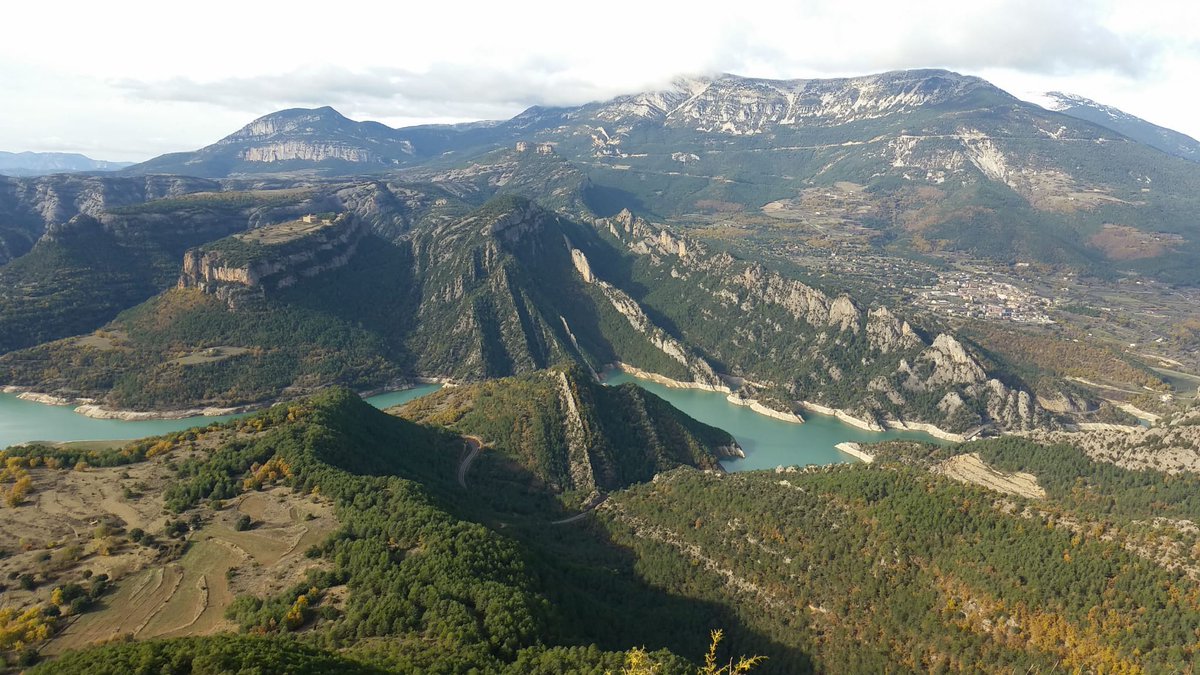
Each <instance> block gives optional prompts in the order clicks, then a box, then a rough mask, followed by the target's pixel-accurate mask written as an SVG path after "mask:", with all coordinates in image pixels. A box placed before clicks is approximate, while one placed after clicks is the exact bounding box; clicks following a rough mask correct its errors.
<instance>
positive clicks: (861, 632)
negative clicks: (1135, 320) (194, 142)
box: [0, 70, 1200, 675]
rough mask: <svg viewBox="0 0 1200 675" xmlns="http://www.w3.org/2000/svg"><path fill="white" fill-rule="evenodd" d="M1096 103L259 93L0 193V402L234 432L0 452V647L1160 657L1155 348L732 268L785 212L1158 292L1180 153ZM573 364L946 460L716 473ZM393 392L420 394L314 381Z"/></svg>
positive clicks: (395, 662) (824, 665) (703, 668)
mask: <svg viewBox="0 0 1200 675" xmlns="http://www.w3.org/2000/svg"><path fill="white" fill-rule="evenodd" d="M1096 109H1097V107H1096V106H1092V105H1090V104H1082V103H1079V102H1077V101H1076V102H1075V103H1073V104H1072V107H1070V108H1068V109H1065V110H1064V111H1062V112H1059V111H1055V110H1048V109H1046V108H1043V107H1040V106H1038V105H1034V104H1032V103H1026V102H1023V101H1021V100H1019V99H1017V98H1015V97H1013V96H1011V95H1009V94H1008V93H1006V92H1004V91H1002V90H1000V89H998V88H996V87H994V86H992V85H991V84H989V83H987V82H986V81H984V80H981V79H979V78H973V77H964V76H961V75H957V74H954V73H949V72H946V71H937V70H921V71H902V72H894V73H885V74H881V75H872V76H866V77H857V78H842V79H836V80H788V81H782V80H762V79H750V78H741V77H736V76H732V75H722V76H717V77H703V78H684V79H680V80H677V81H675V82H673V83H672V84H671V85H670V86H669V87H667V88H665V89H663V90H661V91H653V92H643V93H638V94H633V95H629V96H621V97H618V98H615V99H613V100H610V101H603V102H595V103H590V104H587V105H583V106H575V107H565V108H540V107H539V108H531V109H529V110H527V111H525V112H523V113H522V114H520V115H518V116H516V117H514V118H513V119H511V120H507V121H500V122H479V123H470V124H463V125H434V126H423V127H411V128H406V129H391V128H389V127H387V126H384V125H381V124H376V123H372V122H356V121H353V120H350V119H348V118H346V117H344V116H342V115H340V114H339V113H337V112H336V111H334V110H333V109H332V108H318V109H315V110H287V111H281V112H279V113H274V114H272V115H268V116H266V117H263V118H260V119H259V120H256V121H254V122H252V123H251V124H250V125H248V126H247V127H245V128H243V129H242V130H240V131H238V132H236V133H234V134H233V135H231V136H229V137H227V138H225V139H222V140H221V141H218V142H217V143H215V144H213V145H211V146H208V147H205V148H202V149H200V150H198V151H196V152H194V153H176V154H173V155H167V156H163V157H160V158H156V159H154V160H151V161H149V162H146V163H143V164H140V165H137V166H134V167H128V168H127V169H125V170H123V171H119V172H115V173H106V174H103V175H100V174H85V175H75V174H58V175H51V176H40V177H10V178H0V386H2V387H4V390H5V392H6V393H22V394H25V395H26V397H27V398H28V397H32V398H35V399H38V400H40V401H43V402H55V403H60V404H70V405H74V406H77V407H76V411H77V412H81V413H86V414H90V415H93V416H97V417H113V418H123V419H142V418H155V417H162V416H165V417H183V416H189V417H190V416H192V415H196V414H207V415H217V414H225V413H234V412H246V413H247V414H246V415H245V416H237V417H232V418H225V421H213V422H211V423H209V424H206V425H205V426H202V427H193V428H191V429H187V430H184V431H179V432H176V433H172V434H168V435H166V436H160V437H155V438H147V439H141V440H136V441H116V442H111V443H109V442H102V441H101V442H97V441H85V442H79V443H43V442H31V443H26V444H22V445H17V446H13V447H10V448H6V449H2V450H0V460H2V461H0V496H2V497H3V498H4V502H5V506H4V507H3V508H0V532H3V533H4V537H3V538H0V539H2V540H0V581H2V582H3V583H0V605H2V606H0V670H3V671H5V672H8V670H9V669H11V668H26V667H30V666H32V670H30V671H28V672H32V673H67V674H71V673H126V672H195V673H201V672H263V673H276V672H285V673H327V672H346V673H364V674H365V673H370V674H375V675H382V674H385V673H412V672H427V673H473V672H479V673H511V674H513V675H515V674H517V673H521V674H522V675H525V674H544V675H550V674H552V673H563V672H580V673H610V672H613V673H615V672H623V673H631V674H635V673H636V674H638V675H642V674H645V673H663V674H664V675H667V674H670V675H683V674H684V673H697V672H700V673H708V674H710V675H711V674H713V673H717V674H719V673H722V672H726V673H732V672H747V671H752V672H754V673H760V672H761V673H787V674H789V675H791V674H794V673H809V672H833V673H841V672H845V673H861V672H866V673H874V672H987V673H1013V672H1054V671H1057V670H1059V669H1061V670H1063V671H1064V672H1065V671H1071V672H1130V673H1133V672H1186V671H1187V669H1188V668H1190V667H1192V665H1193V663H1194V662H1195V661H1196V658H1195V657H1196V655H1197V654H1198V653H1200V634H1198V633H1197V631H1196V626H1198V625H1200V583H1198V580H1200V529H1198V528H1197V527H1196V526H1195V523H1197V522H1200V498H1198V495H1200V478H1197V476H1196V470H1197V467H1200V408H1197V407H1196V406H1195V405H1192V406H1191V407H1190V408H1188V407H1187V405H1186V404H1185V403H1181V402H1177V401H1175V400H1174V399H1172V395H1173V394H1175V393H1178V390H1172V389H1171V387H1170V386H1169V385H1168V384H1167V383H1166V381H1165V380H1163V379H1160V377H1159V376H1160V375H1162V374H1164V373H1167V372H1172V373H1173V374H1174V375H1175V376H1186V373H1182V372H1177V371H1167V370H1166V369H1159V370H1152V369H1150V368H1148V367H1145V366H1142V365H1140V362H1139V361H1137V360H1136V359H1134V358H1133V357H1132V356H1131V355H1129V354H1127V353H1119V352H1116V351H1112V350H1109V349H1108V348H1107V347H1106V346H1105V345H1103V344H1101V343H1100V341H1098V340H1096V341H1093V340H1091V336H1089V335H1086V334H1082V333H1081V334H1079V337H1078V338H1074V341H1073V338H1072V335H1073V334H1072V333H1069V332H1067V331H1066V330H1064V331H1062V332H1058V331H1057V328H1056V327H1051V328H1049V329H1047V330H1045V331H1044V332H1039V333H1034V332H1033V331H1025V330H1023V329H1022V330H1019V331H1018V330H1014V329H1012V326H1011V325H1010V324H1008V323H1007V322H1002V321H983V320H980V321H975V320H971V319H968V318H963V317H951V318H947V317H946V315H943V314H939V313H935V312H927V311H921V309H920V308H919V307H917V306H916V305H915V304H914V303H912V302H910V300H911V296H906V295H904V294H891V295H888V294H884V293H878V294H875V293H871V292H870V289H865V290H864V291H862V292H860V291H859V290H858V288H857V287H854V286H849V285H847V284H845V283H843V282H842V280H841V279H838V278H836V277H837V275H836V274H829V275H826V274H822V273H816V271H815V270H810V269H806V268H804V267H803V266H802V265H800V264H798V263H796V262H795V261H794V260H789V259H785V258H783V257H782V256H778V255H774V253H775V252H776V251H777V250H794V249H803V248H805V247H810V246H811V247H812V248H817V247H816V245H812V244H809V243H808V242H809V241H810V240H811V239H814V238H815V234H814V233H817V232H820V233H823V234H826V235H829V236H838V237H844V238H848V239H854V240H855V242H856V247H853V248H849V249H845V250H849V251H851V253H850V254H848V255H861V256H862V257H861V259H859V260H861V264H863V265H864V266H877V267H878V269H876V270H874V272H875V276H874V277H873V279H876V280H880V282H881V283H883V282H887V281H890V279H888V277H889V276H890V275H892V274H893V273H896V274H901V273H904V272H906V271H907V266H911V267H913V268H916V267H918V266H920V265H928V266H930V267H932V268H933V269H937V270H943V269H948V268H949V263H946V262H945V261H947V260H949V261H951V262H955V263H961V264H962V265H963V266H971V267H976V266H978V267H980V268H983V269H995V268H998V267H1000V266H1002V265H1008V264H1009V263H1018V264H1020V263H1025V266H1026V267H1029V268H1030V270H1031V271H1030V274H1031V275H1036V276H1037V278H1039V279H1042V278H1044V279H1046V280H1048V283H1052V284H1054V286H1055V287H1057V285H1058V283H1059V282H1060V280H1062V283H1064V284H1065V283H1066V280H1065V279H1063V277H1067V278H1070V276H1071V275H1072V274H1075V273H1078V274H1079V275H1080V276H1087V275H1093V276H1096V277H1101V278H1104V279H1112V278H1118V279H1127V280H1128V281H1129V282H1130V284H1131V286H1136V284H1138V283H1140V282H1143V280H1144V279H1145V278H1150V279H1152V280H1153V281H1154V285H1156V286H1157V285H1159V284H1158V283H1157V282H1158V281H1169V282H1172V283H1175V284H1177V285H1178V287H1177V288H1175V289H1172V290H1174V291H1178V294H1179V295H1180V296H1182V297H1190V296H1186V293H1187V292H1194V289H1189V288H1188V287H1187V286H1188V284H1196V283H1200V271H1198V270H1200V265H1196V262H1197V254H1198V252H1200V248H1198V246H1200V244H1198V242H1200V228H1198V227H1197V221H1196V219H1195V213H1197V209H1196V207H1197V206H1198V205H1200V204H1198V202H1200V189H1197V188H1200V164H1197V163H1196V162H1194V161H1192V160H1190V159H1187V158H1185V157H1181V156H1174V155H1172V154H1171V153H1169V152H1165V151H1164V150H1163V149H1160V148H1158V147H1156V146H1155V145H1154V143H1158V141H1159V140H1161V139H1163V138H1166V137H1165V136H1163V135H1162V134H1151V135H1150V136H1143V137H1142V138H1143V140H1139V139H1138V138H1135V131H1138V130H1139V129H1142V130H1144V129H1145V127H1139V126H1137V125H1135V126H1126V128H1127V132H1126V131H1119V130H1118V129H1116V128H1114V127H1110V126H1107V125H1106V123H1104V121H1105V120H1107V121H1108V123H1109V124H1113V125H1117V122H1120V123H1121V124H1125V125H1129V124H1133V122H1132V121H1131V120H1129V119H1126V118H1123V117H1121V116H1120V115H1118V114H1116V113H1115V112H1113V113H1111V114H1110V113H1104V114H1103V115H1102V116H1099V117H1096V119H1097V120H1099V121H1089V120H1087V119H1082V117H1084V116H1085V115H1091V114H1092V113H1091V112H1089V111H1093V112H1094V111H1095V110H1096ZM1110 112H1111V111H1110ZM1114 120H1115V121H1114ZM1139 133H1140V132H1139ZM1176 140H1177V141H1178V139H1176ZM1151 141H1154V143H1151ZM1160 145H1161V144H1160ZM1168 145H1170V144H1169V143H1168ZM1175 145H1178V146H1179V147H1180V148H1182V147H1185V145H1186V144H1182V141H1180V142H1177V143H1175ZM1171 147H1173V146H1171ZM718 232H720V233H725V236H715V234H714V233H718ZM746 242H750V243H754V244H756V246H749V245H744V244H746ZM834 253H835V254H836V255H843V251H842V250H838V251H835V252H834ZM831 255H832V254H831ZM935 264H938V265H942V264H945V265H946V266H945V267H934V265H935ZM1012 269H1017V266H1016V265H1013V267H1012ZM1022 269H1023V268H1022ZM1060 275H1061V276H1060ZM1150 285H1151V283H1150V282H1148V281H1147V282H1146V284H1145V287H1149V286H1150ZM1101 288H1103V289H1105V290H1106V291H1107V289H1111V288H1119V287H1118V286H1117V285H1115V284H1113V285H1111V286H1108V285H1101ZM1136 292H1138V293H1140V292H1141V291H1140V290H1139V291H1136ZM1108 297H1112V298H1114V301H1116V300H1120V301H1132V302H1144V301H1145V300H1144V299H1143V298H1145V297H1149V296H1148V295H1147V296H1142V295H1136V296H1135V295H1132V294H1130V293H1125V294H1124V295H1122V294H1120V293H1113V294H1112V295H1111V296H1108ZM1130 299H1132V300H1130ZM1105 302H1108V300H1105ZM1145 302H1148V301H1145ZM1152 309H1154V310H1155V311H1157V308H1156V307H1152ZM1091 310H1092V308H1090V307H1074V308H1063V309H1062V310H1061V311H1059V310H1057V309H1056V310H1055V311H1056V312H1057V313H1056V314H1055V316H1056V317H1061V316H1062V315H1063V314H1064V313H1066V312H1075V311H1079V312H1088V311H1091ZM1092 313H1093V314H1094V315H1095V316H1091V315H1083V316H1087V317H1088V318H1094V319H1096V322H1095V324H1094V325H1097V326H1099V325H1101V324H1104V323H1110V322H1111V323H1117V322H1120V321H1123V320H1124V317H1122V316H1121V315H1120V314H1118V313H1115V312H1114V313H1112V314H1111V315H1109V314H1108V313H1102V312H1101V311H1099V310H1095V311H1094V312H1092ZM1159 316H1161V315H1159ZM1156 320H1157V319H1156ZM996 344H1001V345H1003V346H1004V347H1005V349H998V348H996V349H989V348H987V347H986V346H985V345H996ZM1130 347H1131V349H1132V347H1133V346H1132V345H1131V346H1130ZM1023 350H1025V351H1030V352H1033V351H1037V352H1038V354H1037V356H1038V358H1036V359H1035V358H1028V359H1023V358H1015V357H1013V354H1014V353H1015V352H1016V353H1017V354H1016V356H1018V357H1019V356H1021V354H1020V353H1019V352H1021V351H1023ZM1093 361H1099V362H1101V363H1102V364H1103V366H1104V372H1105V373H1114V375H1113V376H1112V378H1111V381H1112V382H1113V384H1109V383H1108V382H1109V380H1106V381H1105V382H1096V381H1093V380H1089V379H1088V378H1092V377H1094V376H1093V375H1092V370H1093V368H1092V367H1091V366H1092V362H1093ZM1047 362H1052V363H1047ZM1162 363H1164V364H1166V363H1167V362H1166V361H1165V360H1163V361H1162ZM1173 363H1174V364H1175V365H1177V366H1178V367H1179V368H1183V367H1184V366H1183V365H1182V364H1178V362H1173ZM614 370H615V371H621V372H626V373H632V374H635V375H640V376H642V377H646V378H652V379H655V380H657V381H659V382H662V383H665V384H670V385H675V386H678V387H687V388H692V389H699V390H706V391H709V392H719V393H720V394H721V395H722V396H724V397H725V399H724V400H725V401H726V402H728V403H729V404H731V405H741V406H746V407H748V408H750V409H751V410H753V411H755V412H756V413H759V414H762V415H768V416H772V417H775V418H778V419H781V420H785V421H787V422H791V423H800V422H806V420H805V418H806V417H807V416H808V415H810V414H811V413H814V412H815V413H823V414H828V415H835V416H837V418H839V419H840V420H841V421H842V422H846V423H851V424H855V425H858V426H861V427H867V428H870V429H874V430H881V429H883V428H885V427H893V428H904V429H910V430H924V431H927V432H929V433H931V434H934V435H937V436H940V437H941V438H942V439H943V440H945V441H947V442H946V443H945V444H941V443H939V444H934V443H921V442H915V441H896V442H889V443H877V444H863V445H859V446H856V447H853V448H849V450H852V451H853V453H854V454H855V456H856V457H859V458H860V459H863V460H864V461H863V462H855V463H853V464H835V465H830V466H808V467H799V466H787V467H785V466H780V467H778V469H776V470H775V471H746V472H737V470H736V469H737V468H738V467H737V465H736V463H735V464H730V463H729V462H728V461H722V460H730V459H733V458H736V457H738V456H740V455H741V454H743V450H742V448H741V447H740V446H739V444H738V442H737V440H735V439H734V438H733V436H732V435H731V434H729V433H727V432H726V431H723V430H721V429H718V428H715V427H712V426H709V425H708V424H705V423H703V422H702V421H699V420H696V419H693V418H691V417H689V416H688V415H686V414H684V413H683V412H681V411H680V410H678V409H676V408H675V407H673V406H672V405H671V404H670V403H669V402H668V401H667V400H664V399H662V398H659V397H658V396H655V395H653V394H652V393H650V392H648V391H647V390H646V389H643V388H641V387H639V386H637V385H635V384H632V383H630V384H624V385H619V386H605V385H604V383H603V374H604V373H605V372H611V371H614ZM1164 376H1165V375H1164ZM1100 379H1103V378H1100ZM1173 381H1175V380H1173ZM1178 381H1183V382H1191V384H1189V385H1187V386H1194V382H1192V381H1191V380H1187V379H1186V378H1185V377H1179V380H1178ZM417 382H423V383H430V382H437V383H441V384H442V385H444V386H442V387H441V388H440V390H438V391H436V392H434V393H429V394H427V395H425V396H423V397H420V398H417V399H414V400H410V401H409V402H408V403H406V404H404V405H401V406H397V407H394V408H390V409H388V410H386V411H380V410H377V409H375V408H374V407H372V406H371V405H369V404H368V403H367V402H365V401H364V400H362V398H361V397H360V395H358V394H356V393H355V392H364V395H365V392H369V391H381V390H396V389H400V388H403V387H405V386H408V385H411V384H415V383H417ZM1160 385H1161V386H1160ZM1181 386H1183V385H1181ZM1085 387H1088V388H1085ZM1116 389H1119V390H1120V393H1121V394H1130V395H1133V396H1141V397H1153V398H1154V399H1155V401H1157V402H1158V403H1161V404H1162V407H1161V408H1156V409H1160V410H1163V414H1162V417H1161V418H1160V419H1159V421H1157V422H1156V423H1155V424H1154V425H1153V426H1151V427H1149V428H1144V427H1140V426H1133V425H1132V424H1130V423H1129V422H1130V420H1129V416H1128V415H1127V414H1125V413H1122V412H1121V411H1119V410H1115V409H1114V408H1113V407H1112V405H1110V404H1109V403H1107V402H1105V403H1103V404H1102V403H1101V400H1103V399H1104V398H1105V397H1107V396H1113V394H1112V393H1111V391H1112V390H1116ZM1098 391H1102V392H1104V393H1097V392H1098ZM1179 398H1180V399H1182V398H1183V397H1182V396H1180V397H1179ZM716 402H717V404H718V405H724V404H723V403H722V402H721V399H720V398H717V399H716ZM18 404H19V402H18ZM1139 405H1140V403H1139ZM251 409H256V410H254V411H251ZM1134 409H1135V410H1137V408H1134ZM1114 410H1115V411H1114ZM806 423H807V424H813V425H814V426H815V424H816V423H814V422H812V421H807V422H806ZM1117 425H1119V426H1117ZM1085 427H1090V430H1088V431H1079V430H1080V429H1082V428H1085ZM789 428H796V427H789ZM799 429H800V430H801V431H802V432H803V429H804V427H799ZM818 431H819V429H818ZM750 439H751V437H749V436H747V438H746V439H744V440H750ZM968 440H970V442H967V441H968ZM840 447H847V446H840ZM747 448H750V444H749V443H747ZM799 461H804V460H802V459H801V460H799ZM725 467H729V470H730V471H731V473H727V472H726V469H725ZM235 631H236V633H237V634H232V633H233V632H235ZM743 654H744V655H746V658H745V659H742V658H741V657H740V656H738V655H743ZM759 657H765V660H762V659H761V658H759ZM727 659H728V663H729V667H727V668H725V669H724V670H722V665H723V664H725V663H726V662H727V661H726V660H727ZM39 660H42V661H44V663H41V664H40V665H34V664H36V663H37V662H38V661H39ZM739 664H740V665H739Z"/></svg>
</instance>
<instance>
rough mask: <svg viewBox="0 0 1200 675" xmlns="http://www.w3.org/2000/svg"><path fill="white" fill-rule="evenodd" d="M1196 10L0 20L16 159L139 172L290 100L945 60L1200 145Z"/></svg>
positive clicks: (99, 9) (1083, 6)
mask: <svg viewBox="0 0 1200 675" xmlns="http://www.w3.org/2000/svg"><path fill="white" fill-rule="evenodd" d="M1198 7H1200V3H1191V2H1178V1H1172V0H1146V1H1144V2H1140V3H1138V4H1137V5H1136V7H1135V6H1134V5H1133V4H1132V3H1122V2H1116V1H1115V0H1114V1H1113V2H1087V1H1081V0H1075V1H1067V0H976V1H974V2H962V1H961V0H953V1H951V0H929V1H926V2H921V3H903V2H895V1H894V0H891V1H882V0H881V1H873V2H855V3H851V2H845V1H842V2H838V1H836V0H816V1H809V2H789V3H782V2H765V1H761V0H739V1H738V2H733V3H731V2H728V0H723V1H722V2H688V3H681V2H680V3H676V2H660V3H654V2H646V1H645V0H639V1H637V2H634V1H631V0H615V1H606V2H604V3H595V4H587V5H584V4H579V5H572V4H570V3H562V2H546V1H541V0H537V1H533V2H523V3H519V4H518V3H497V2H466V3H464V2H441V3H420V4H418V3H412V2H410V3H394V4H392V5H390V6H388V7H385V8H381V7H380V5H379V4H377V3H363V2H341V3H337V4H333V5H331V4H329V3H327V2H322V3H316V2H291V3H286V4H285V3H270V2H236V3H235V2H229V1H227V0H214V1H212V2H209V3H204V4H196V3H188V4H184V3H162V2H145V1H143V0H136V1H133V2H125V3H120V4H119V5H114V4H112V3H83V2H78V3H76V2H41V3H22V4H19V5H14V6H13V7H9V8H6V13H7V19H6V24H7V25H8V26H10V27H13V28H15V30H13V29H10V30H9V31H8V34H7V35H5V39H4V40H0V82H2V83H3V84H4V85H5V94H6V96H5V98H6V105H5V108H4V110H3V112H0V116H2V117H0V120H3V123H2V124H0V149H7V150H22V149H49V148H50V147H51V146H53V147H54V148H56V149H72V150H79V151H83V152H87V153H89V154H95V155H98V156H103V157H105V158H114V159H123V158H135V159H136V158H144V157H147V156H150V155H153V154H157V153H159V152H163V151H165V150H184V149H191V148H194V147H198V146H200V145H204V144H207V143H210V142H212V141H214V140H216V139H217V138H219V137H221V136H223V135H225V134H226V133H229V132H230V131H232V130H234V129H236V128H237V127H239V126H241V124H243V123H245V122H246V121H248V120H249V119H251V118H253V117H256V116H258V115H261V114H265V113H267V112H270V111H272V110H275V109H278V108H282V107H293V106H316V105H333V106H334V107H336V108H338V109H339V110H341V111H342V112H343V113H346V114H347V115H349V116H351V117H355V118H357V119H366V118H370V119H378V120H380V121H384V122H386V123H389V124H393V125H397V124H404V123H413V122H421V121H452V120H463V119H478V118H498V117H507V116H510V115H512V114H515V113H516V112H519V111H520V110H521V109H523V108H525V107H527V106H529V105H533V104H551V105H554V104H572V103H581V102H584V101H587V100H592V99H597V98H605V97H608V96H612V95H616V94H619V93H626V92H631V91H638V90H641V89H644V88H646V87H650V86H653V85H655V84H659V83H662V82H665V81H667V80H668V79H670V78H671V77H673V76H675V75H678V74H682V73H699V72H718V71H727V72H736V73H740V74H745V75H757V76H764V77H818V76H832V75H852V74H862V73H866V72H878V71H881V70H889V69H896V68H912V67H947V68H951V69H954V70H958V71H960V72H967V73H971V74H978V75H981V76H984V77H987V78H988V79H991V80H993V81H995V82H996V83H997V84H999V85H1000V86H1003V87H1005V88H1009V89H1010V90H1014V91H1025V90H1033V89H1060V90H1065V91H1071V92H1078V93H1080V94H1083V95H1085V96H1088V97H1090V98H1094V99H1096V100H1099V101H1102V102H1105V103H1109V104H1112V105H1116V106H1118V107H1121V108H1123V109H1126V110H1128V111H1129V112H1132V113H1134V114H1137V115H1140V116H1143V117H1146V118H1147V119H1150V120H1151V121H1155V122H1158V123H1161V124H1166V125H1168V126H1174V127H1176V128H1179V129H1180V130H1181V131H1185V132H1188V133H1191V134H1192V135H1198V136H1200V120H1198V119H1197V118H1196V116H1195V115H1194V114H1192V111H1194V110H1195V109H1197V103H1200V100H1197V96H1198V95H1197V93H1195V92H1194V87H1193V85H1192V83H1191V82H1190V80H1191V79H1192V77H1193V76H1194V73H1196V72H1200V36H1198V35H1197V31H1196V29H1195V28H1194V27H1195V26H1197V25H1200V8H1198Z"/></svg>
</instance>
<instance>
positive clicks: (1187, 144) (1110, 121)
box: [1038, 91, 1200, 162]
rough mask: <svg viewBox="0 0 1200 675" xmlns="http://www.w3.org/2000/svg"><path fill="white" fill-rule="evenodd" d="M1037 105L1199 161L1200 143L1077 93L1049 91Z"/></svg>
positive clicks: (1169, 152) (1170, 153) (1166, 151)
mask: <svg viewBox="0 0 1200 675" xmlns="http://www.w3.org/2000/svg"><path fill="white" fill-rule="evenodd" d="M1038 102H1039V103H1041V104H1042V105H1043V106H1044V107H1045V108H1046V109H1048V110H1053V111H1055V112H1060V113H1063V114H1064V115H1070V116H1071V117H1077V118H1079V119H1081V120H1086V121H1088V122H1092V123H1094V124H1099V125H1100V126H1102V127H1107V128H1109V129H1112V130H1113V131H1117V132H1119V133H1121V134H1123V135H1125V136H1127V137H1129V138H1131V139H1133V140H1135V141H1137V142H1139V143H1145V144H1146V145H1149V146H1150V147H1153V148H1158V149H1159V150H1162V151H1163V152H1165V153H1167V154H1168V155H1175V156H1176V157H1182V158H1184V159H1190V160H1192V161H1193V162H1200V141H1197V140H1196V139H1194V138H1192V137H1191V136H1188V135H1187V134H1181V133H1179V132H1178V131H1173V130H1171V129H1167V128H1166V127H1160V126H1158V125H1157V124H1154V123H1152V122H1147V121H1146V120H1144V119H1142V118H1140V117H1135V116H1134V115H1130V114H1129V113H1127V112H1123V111H1121V110H1118V109H1116V108H1114V107H1112V106H1110V105H1104V104H1103V103H1097V102H1096V101H1093V100H1092V99H1090V98H1085V97H1083V96H1079V95H1077V94H1064V93H1062V92H1061V91H1051V92H1046V93H1045V94H1043V95H1042V96H1041V97H1038Z"/></svg>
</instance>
